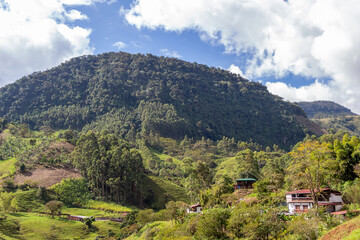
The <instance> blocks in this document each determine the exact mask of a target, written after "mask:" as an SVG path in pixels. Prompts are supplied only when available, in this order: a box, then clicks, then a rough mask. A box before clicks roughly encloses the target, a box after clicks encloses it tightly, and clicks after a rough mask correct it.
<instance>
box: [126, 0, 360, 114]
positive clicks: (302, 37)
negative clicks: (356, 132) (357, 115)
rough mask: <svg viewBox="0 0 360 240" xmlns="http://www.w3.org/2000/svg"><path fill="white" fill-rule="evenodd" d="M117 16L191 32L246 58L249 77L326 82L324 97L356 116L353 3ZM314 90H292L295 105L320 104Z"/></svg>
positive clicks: (246, 3)
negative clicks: (297, 77)
mask: <svg viewBox="0 0 360 240" xmlns="http://www.w3.org/2000/svg"><path fill="white" fill-rule="evenodd" d="M121 13H123V14H125V17H126V20H127V21H128V22H129V23H131V24H133V25H135V26H136V27H138V28H144V27H146V28H150V29H157V28H161V29H164V30H166V31H175V32H181V31H184V30H186V29H193V30H196V31H198V32H199V34H200V37H201V38H202V39H203V40H204V41H210V42H212V43H215V44H222V45H224V46H225V50H226V52H227V53H235V54H243V53H247V54H249V55H250V56H252V57H251V58H250V59H249V61H248V64H247V66H246V71H245V74H246V75H247V76H248V77H251V78H260V77H261V76H269V75H270V76H275V77H283V76H286V74H288V73H293V74H297V75H303V76H307V77H312V78H322V77H327V78H331V79H332V81H329V82H327V83H317V84H318V85H319V84H320V85H321V86H323V87H324V88H322V89H321V90H323V91H325V93H324V95H326V96H327V97H328V98H329V99H332V100H336V101H339V103H341V104H344V105H345V106H347V107H350V108H351V109H352V110H354V111H356V112H360V104H359V106H357V104H355V102H356V101H358V99H360V78H359V77H358V76H359V74H360V67H359V66H360V48H359V46H358V43H359V42H360V22H359V21H358V19H359V18H360V1H358V0H347V1H342V0H302V1H297V0H288V1H282V0H269V1H263V0H197V1H192V0H174V1H168V0H136V1H134V2H133V4H132V6H131V8H130V9H128V10H124V9H122V10H121ZM317 84H312V85H309V86H307V87H303V88H300V89H298V91H297V93H301V94H302V95H301V96H299V98H303V99H305V96H306V98H308V99H309V100H310V99H313V100H315V99H318V98H319V96H318V95H323V94H322V93H318V94H317V95H316V94H315V93H314V92H312V91H313V90H314V89H316V88H315V86H317ZM269 86H270V85H269ZM273 86H278V87H279V84H275V85H273ZM287 89H288V91H290V92H291V89H292V90H294V88H291V87H288V88H287ZM283 90H284V89H283ZM283 94H285V93H283ZM310 96H312V98H310ZM324 97H325V96H324Z"/></svg>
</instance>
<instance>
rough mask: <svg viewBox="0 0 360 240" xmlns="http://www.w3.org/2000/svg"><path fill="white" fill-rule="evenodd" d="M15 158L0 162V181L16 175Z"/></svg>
mask: <svg viewBox="0 0 360 240" xmlns="http://www.w3.org/2000/svg"><path fill="white" fill-rule="evenodd" d="M16 162H17V159H16V158H8V159H5V160H1V161H0V179H3V178H6V177H9V176H12V175H14V174H15V173H16V166H15V164H16Z"/></svg>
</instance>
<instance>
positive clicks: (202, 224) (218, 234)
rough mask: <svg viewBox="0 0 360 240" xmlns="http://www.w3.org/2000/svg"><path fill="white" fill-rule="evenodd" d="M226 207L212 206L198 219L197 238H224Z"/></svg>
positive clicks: (227, 216) (227, 213)
mask: <svg viewBox="0 0 360 240" xmlns="http://www.w3.org/2000/svg"><path fill="white" fill-rule="evenodd" d="M229 217H230V212H229V210H228V209H223V208H214V209H209V210H208V211H206V212H205V213H204V214H203V215H202V216H201V217H200V220H199V221H198V224H197V231H196V236H197V237H198V238H199V239H226V231H225V230H226V226H227V222H228V219H229Z"/></svg>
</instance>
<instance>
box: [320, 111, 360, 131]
mask: <svg viewBox="0 0 360 240" xmlns="http://www.w3.org/2000/svg"><path fill="white" fill-rule="evenodd" d="M313 121H314V122H316V123H317V124H319V125H320V126H322V127H323V128H325V129H331V128H332V129H335V130H342V131H346V132H349V133H351V134H352V135H360V116H339V117H333V118H321V119H313Z"/></svg>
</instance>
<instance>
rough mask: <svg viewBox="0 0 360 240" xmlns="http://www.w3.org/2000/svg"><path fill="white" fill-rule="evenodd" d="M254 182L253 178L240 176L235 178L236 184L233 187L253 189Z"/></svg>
mask: <svg viewBox="0 0 360 240" xmlns="http://www.w3.org/2000/svg"><path fill="white" fill-rule="evenodd" d="M254 182H256V179H254V178H241V179H236V184H235V185H234V189H235V190H237V189H253V183H254Z"/></svg>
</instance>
